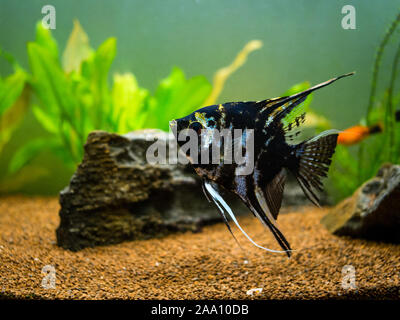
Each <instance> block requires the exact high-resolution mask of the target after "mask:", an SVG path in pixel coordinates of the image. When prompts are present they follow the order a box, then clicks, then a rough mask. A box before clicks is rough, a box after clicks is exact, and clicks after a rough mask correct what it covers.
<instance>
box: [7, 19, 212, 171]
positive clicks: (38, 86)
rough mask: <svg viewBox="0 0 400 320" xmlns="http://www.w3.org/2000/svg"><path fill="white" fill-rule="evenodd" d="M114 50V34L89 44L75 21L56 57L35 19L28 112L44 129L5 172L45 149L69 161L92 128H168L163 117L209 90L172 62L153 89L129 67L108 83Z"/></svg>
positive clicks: (197, 102) (174, 113)
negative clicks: (96, 44)
mask: <svg viewBox="0 0 400 320" xmlns="http://www.w3.org/2000/svg"><path fill="white" fill-rule="evenodd" d="M115 54H116V39H115V38H109V39H107V40H106V41H104V42H103V43H102V44H101V45H100V46H99V48H98V49H97V50H93V49H92V48H91V47H90V45H89V40H88V37H87V35H86V33H85V32H84V31H83V29H82V27H81V26H80V24H79V23H78V22H77V21H75V23H74V28H73V31H72V33H71V35H70V38H69V40H68V43H67V46H66V49H65V51H64V53H63V55H62V59H60V54H59V51H58V45H57V42H56V41H55V39H54V38H53V37H52V35H51V33H50V31H49V30H47V29H45V28H43V27H42V25H41V23H38V24H37V27H36V40H35V41H34V42H30V43H28V58H29V65H30V72H31V74H30V75H29V78H28V82H29V84H30V85H31V87H32V89H33V92H34V94H35V98H36V103H35V104H33V105H32V111H33V114H34V116H35V118H36V120H37V121H38V122H39V123H40V124H41V126H42V127H43V128H44V129H45V130H46V131H47V132H48V133H49V135H47V136H45V137H41V138H37V139H33V140H30V141H28V142H27V143H26V144H25V145H24V146H23V147H22V148H21V149H20V150H18V152H16V153H15V155H14V157H13V158H12V160H11V161H10V166H9V171H10V172H12V173H13V172H16V171H18V170H19V169H21V168H22V167H23V166H24V165H26V164H27V163H28V162H29V161H30V160H31V159H33V158H35V157H36V156H37V155H38V154H39V153H40V152H42V151H43V150H46V149H48V150H50V151H52V152H53V153H55V154H56V155H57V156H59V157H60V158H61V159H62V160H63V162H64V163H65V164H66V165H68V166H70V167H75V165H76V164H77V163H79V162H80V160H81V158H82V154H83V145H84V143H85V141H86V137H87V135H88V134H89V132H91V131H93V130H99V129H101V130H107V131H110V132H117V133H126V132H128V131H131V130H136V129H140V128H145V127H152V128H160V129H163V130H168V120H169V119H171V118H173V117H175V116H179V115H183V114H185V113H186V112H187V111H188V110H192V109H194V108H196V107H198V106H200V105H201V104H202V102H204V100H205V99H206V98H207V97H208V95H209V93H210V92H211V84H210V83H209V82H208V81H207V79H206V78H205V77H204V76H195V77H193V78H190V79H186V77H185V75H184V73H183V71H182V70H181V69H179V68H177V67H174V68H173V70H172V72H171V74H170V75H169V76H168V77H167V78H165V79H163V80H162V81H161V82H160V84H159V86H158V87H157V89H156V91H155V94H154V95H152V94H151V93H150V92H149V91H148V90H146V89H144V88H141V87H139V85H138V83H137V80H136V78H135V76H134V75H133V74H132V73H125V74H115V75H114V76H113V79H112V80H113V81H112V85H111V86H109V76H110V75H109V71H110V67H111V64H112V62H113V60H114V58H115ZM61 60H62V61H61Z"/></svg>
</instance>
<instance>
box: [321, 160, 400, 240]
mask: <svg viewBox="0 0 400 320" xmlns="http://www.w3.org/2000/svg"><path fill="white" fill-rule="evenodd" d="M321 222H322V224H323V225H325V227H326V228H327V229H328V230H329V231H330V232H331V233H333V234H335V235H339V236H352V237H357V238H366V239H371V240H381V241H390V242H395V243H399V242H400V166H399V165H391V164H385V165H383V166H382V167H381V168H380V169H379V171H378V174H377V175H376V177H374V178H372V179H370V180H368V181H367V182H365V183H364V184H363V185H362V186H361V187H360V188H359V189H358V190H357V191H356V192H355V193H354V194H353V196H351V197H349V198H347V199H345V200H343V201H342V202H341V203H339V204H338V205H337V206H336V207H334V208H332V209H331V210H330V211H329V212H328V213H327V214H326V215H325V216H324V217H323V218H322V220H321Z"/></svg>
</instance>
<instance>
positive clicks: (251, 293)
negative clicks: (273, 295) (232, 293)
mask: <svg viewBox="0 0 400 320" xmlns="http://www.w3.org/2000/svg"><path fill="white" fill-rule="evenodd" d="M262 291H263V288H253V289H250V290H247V292H246V294H247V295H248V296H252V295H254V294H260V293H261V292H262Z"/></svg>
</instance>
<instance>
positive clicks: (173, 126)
mask: <svg viewBox="0 0 400 320" xmlns="http://www.w3.org/2000/svg"><path fill="white" fill-rule="evenodd" d="M169 127H170V128H171V131H172V133H173V134H174V136H175V137H176V136H177V135H176V134H177V130H178V123H177V122H176V120H171V121H170V122H169Z"/></svg>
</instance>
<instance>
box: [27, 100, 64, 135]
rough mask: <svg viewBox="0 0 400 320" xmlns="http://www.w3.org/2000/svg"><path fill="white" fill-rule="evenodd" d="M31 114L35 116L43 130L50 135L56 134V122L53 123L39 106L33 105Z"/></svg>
mask: <svg viewBox="0 0 400 320" xmlns="http://www.w3.org/2000/svg"><path fill="white" fill-rule="evenodd" d="M32 111H33V114H34V115H35V118H36V120H38V121H39V123H40V124H41V125H42V127H43V128H44V129H46V130H47V131H49V132H51V133H57V132H58V128H57V122H55V121H54V119H53V118H52V117H50V116H49V115H48V114H47V113H46V112H44V111H43V110H42V108H40V107H39V106H37V105H35V106H33V107H32Z"/></svg>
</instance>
